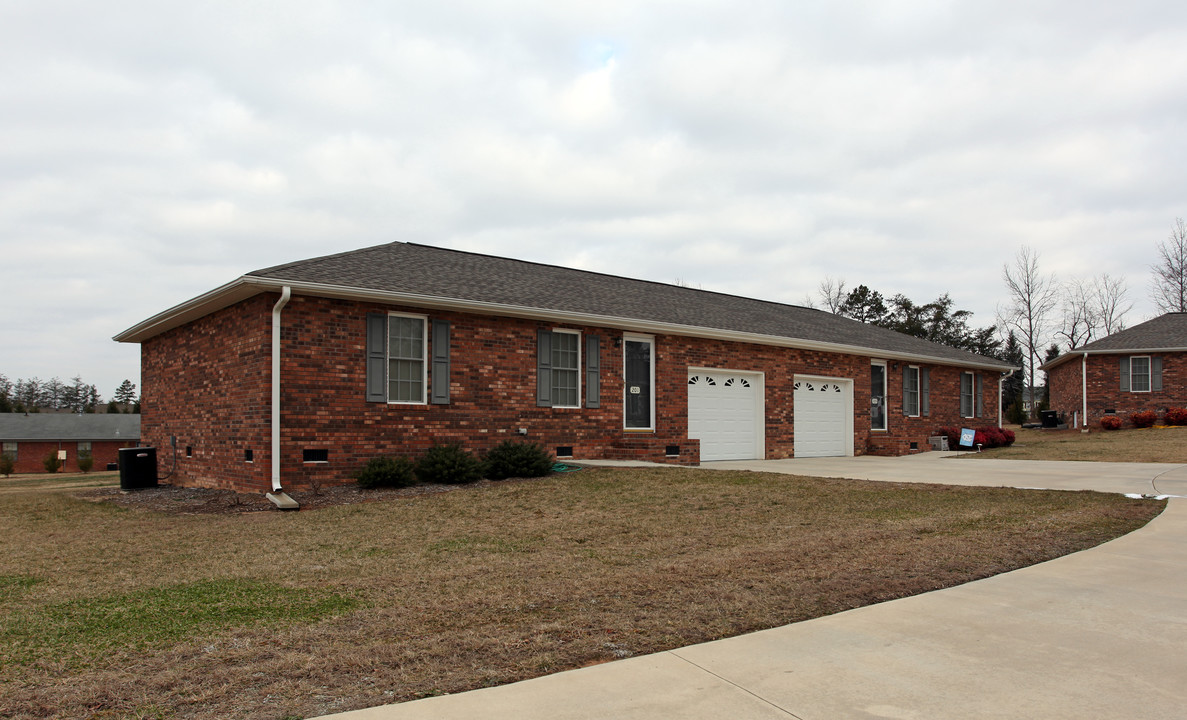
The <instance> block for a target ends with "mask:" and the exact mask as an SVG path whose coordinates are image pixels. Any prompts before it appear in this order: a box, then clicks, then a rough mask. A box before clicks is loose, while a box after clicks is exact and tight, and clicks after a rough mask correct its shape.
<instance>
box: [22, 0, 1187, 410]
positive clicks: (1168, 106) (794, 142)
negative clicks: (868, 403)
mask: <svg viewBox="0 0 1187 720" xmlns="http://www.w3.org/2000/svg"><path fill="white" fill-rule="evenodd" d="M1185 130H1187V3H1183V2H1182V0H1175V1H1171V0H1166V1H1160V0H1131V1H1130V2H1127V3H1120V2H1116V0H1108V1H1102V0H1075V1H1074V2H1073V1H1071V0H1059V1H1050V2H1044V1H1042V0H1027V1H1026V2H1011V1H1009V0H1004V1H1003V0H999V1H997V2H971V1H970V2H942V1H934V2H928V1H925V0H916V1H903V2H896V1H893V0H889V1H888V0H878V1H871V2H844V1H840V2H837V1H830V2H796V3H793V2H787V1H786V0H770V1H761V0H759V1H748V0H729V1H725V0H723V1H721V2H710V1H704V2H698V1H696V0H679V1H673V2H643V1H635V2H617V1H616V0H599V1H598V2H596V3H593V2H589V3H565V2H536V1H534V0H504V1H502V2H490V1H489V0H476V1H474V2H450V1H441V0H438V1H437V2H432V3H401V2H367V3H363V2H346V1H338V0H335V1H333V2H306V1H304V0H284V1H276V2H256V1H252V0H235V2H214V1H207V2H186V3H175V2H164V1H162V0H146V1H143V2H141V1H138V0H120V1H119V2H116V3H94V2H58V1H56V0H0V262H2V263H3V269H4V272H3V280H0V282H2V286H0V287H2V288H3V289H2V290H0V305H2V308H0V309H2V317H3V330H2V332H0V373H4V374H5V375H7V376H8V377H9V378H10V379H14V380H15V379H16V378H18V377H24V378H27V377H30V376H34V375H36V376H39V377H41V378H42V379H48V378H50V377H53V376H55V375H56V376H60V377H61V378H62V379H64V380H67V379H69V378H70V377H72V376H74V375H81V376H82V377H83V379H84V380H86V381H88V382H91V383H93V384H96V385H97V386H98V388H99V391H100V393H101V394H102V395H103V396H104V397H105V398H110V396H111V394H112V393H113V392H114V390H115V387H116V385H117V384H118V383H119V381H120V380H122V379H123V378H131V379H132V380H133V382H136V383H139V346H137V345H124V344H118V343H115V342H113V341H112V340H111V336H112V335H114V334H116V333H118V332H120V331H122V330H124V329H126V328H128V327H130V326H131V325H134V324H135V323H137V322H139V321H141V320H143V319H145V318H147V317H149V316H151V315H154V314H156V313H158V312H160V311H162V310H165V309H167V308H169V307H172V306H173V305H175V304H177V303H179V302H182V301H185V300H187V299H189V298H191V297H193V296H195V295H198V294H200V293H203V292H205V291H207V290H210V289H212V288H214V287H216V286H218V285H221V284H223V283H225V282H228V281H230V280H233V279H234V278H236V277H238V276H240V275H242V274H244V273H245V272H248V271H251V270H254V269H258V268H262V267H267V266H270V265H275V264H279V263H282V262H287V261H291V260H298V259H304V258H309V257H313V256H317V255H323V254H328V253H333V252H341V251H345V250H351V249H356V248H360V247H366V246H369V245H375V244H379V243H384V242H391V241H396V240H399V241H413V242H420V243H427V244H432V245H439V246H443V247H450V248H458V249H464V250H473V251H479V252H484V253H490V254H495V255H504V256H509V257H516V258H521V259H525V260H533V261H539V262H546V263H555V264H560V265H567V266H571V267H580V268H586V269H591V270H597V271H602V272H609V273H614V274H620V275H626V276H630V277H637V278H644V279H649V280H657V281H661V282H673V281H675V280H676V279H677V278H679V279H681V280H683V281H684V282H687V283H691V284H693V285H699V286H701V287H703V288H705V289H710V290H718V291H723V292H730V293H736V294H741V295H747V296H752V297H758V298H763V299H770V300H778V301H784V302H790V303H797V304H801V303H803V301H804V298H805V297H806V296H809V295H812V294H814V293H815V291H816V288H817V286H818V285H819V283H820V281H821V280H823V279H824V278H825V277H826V276H831V277H834V278H843V279H844V280H845V281H847V283H848V284H849V285H850V286H854V285H857V284H866V285H868V286H870V287H871V288H873V289H876V290H879V291H881V292H882V293H883V294H885V295H887V296H890V295H894V294H895V293H903V294H905V295H907V296H908V297H910V298H912V299H914V300H916V301H919V302H925V301H929V300H932V299H934V298H935V297H937V296H939V295H940V294H942V293H950V294H951V296H952V298H953V300H954V302H955V305H956V307H958V308H963V309H967V310H971V311H973V312H974V313H975V314H974V316H973V325H975V326H978V327H979V326H984V325H989V324H992V323H993V322H994V319H995V318H994V313H995V307H996V306H997V305H999V304H1001V303H1003V302H1004V301H1005V299H1006V298H1005V294H1004V289H1003V283H1002V279H1001V268H1002V265H1003V263H1005V262H1008V261H1010V260H1011V259H1012V258H1013V256H1014V255H1015V254H1016V252H1017V251H1018V249H1019V248H1020V247H1021V246H1023V245H1029V246H1031V247H1032V248H1034V249H1035V250H1037V251H1038V252H1039V253H1040V263H1041V265H1042V267H1043V269H1044V270H1046V271H1048V272H1054V273H1057V274H1058V275H1059V276H1060V277H1061V278H1071V277H1076V276H1080V277H1091V276H1092V275H1094V274H1097V273H1100V272H1104V271H1107V272H1109V273H1111V274H1112V275H1114V276H1117V275H1120V276H1124V277H1125V278H1127V280H1128V282H1129V287H1130V296H1131V299H1132V300H1133V301H1134V303H1135V307H1134V310H1133V312H1132V313H1131V314H1130V316H1129V319H1130V324H1134V323H1136V322H1140V321H1141V320H1143V319H1146V318H1148V317H1150V316H1151V315H1152V314H1153V313H1154V308H1153V305H1152V304H1151V303H1150V301H1149V300H1148V294H1149V293H1148V283H1149V275H1150V273H1149V266H1150V265H1151V264H1152V263H1153V262H1154V261H1155V252H1156V250H1155V246H1156V243H1158V242H1159V241H1161V240H1162V239H1164V238H1166V236H1167V235H1168V234H1169V232H1170V230H1171V226H1172V223H1173V222H1174V219H1175V218H1176V217H1178V216H1183V215H1187V196H1185V195H1184V189H1185V188H1187V133H1185V132H1184V131H1185Z"/></svg>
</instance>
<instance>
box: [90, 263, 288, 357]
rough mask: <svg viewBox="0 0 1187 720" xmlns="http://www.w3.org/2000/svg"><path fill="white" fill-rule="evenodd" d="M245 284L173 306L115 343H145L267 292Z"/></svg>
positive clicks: (221, 288)
mask: <svg viewBox="0 0 1187 720" xmlns="http://www.w3.org/2000/svg"><path fill="white" fill-rule="evenodd" d="M246 280H248V278H246V277H241V278H238V279H235V280H232V281H231V282H229V283H227V284H226V285H221V286H219V287H217V288H215V289H213V290H211V291H210V292H206V293H202V294H201V295H199V296H198V297H196V298H193V299H190V300H187V301H185V302H183V303H181V304H180V305H174V306H173V307H171V308H169V309H168V310H165V311H164V312H159V313H157V314H156V315H153V316H152V317H150V318H149V319H147V320H145V321H143V322H140V323H137V324H135V325H133V326H132V327H130V328H128V329H127V330H125V331H123V332H122V333H120V334H118V335H116V336H115V337H113V338H112V339H113V340H115V341H116V342H133V343H134V342H143V341H145V340H147V339H149V338H150V337H153V336H154V335H159V334H161V333H163V332H165V331H166V330H172V329H173V328H175V327H180V326H181V325H185V324H186V323H188V322H192V321H194V320H197V319H198V318H200V317H204V316H206V315H209V314H210V313H212V312H214V311H215V310H221V309H223V308H225V307H230V306H231V305H234V304H235V303H237V302H239V301H240V300H246V299H247V298H249V297H251V296H253V295H258V294H259V293H261V292H264V291H265V290H266V288H260V287H256V286H255V284H254V283H249V282H245V281H246ZM276 289H277V291H279V290H280V286H279V285H277V286H276Z"/></svg>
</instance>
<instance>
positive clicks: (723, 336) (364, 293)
mask: <svg viewBox="0 0 1187 720" xmlns="http://www.w3.org/2000/svg"><path fill="white" fill-rule="evenodd" d="M286 286H287V287H290V288H292V291H293V294H294V295H296V294H304V295H313V296H318V297H330V298H336V299H343V300H370V301H374V302H381V303H387V304H392V303H396V304H406V305H413V306H416V307H422V308H434V309H439V310H454V311H460V312H474V313H480V314H483V315H504V316H509V317H518V318H524V319H542V320H551V321H554V322H567V323H573V324H579V325H597V326H610V327H615V328H621V329H623V330H628V331H631V332H643V333H652V334H657V335H684V336H689V337H702V338H709V339H715V340H729V341H734V342H746V343H753V344H756V345H770V346H775V347H786V348H794V349H797V350H818V351H821V352H833V353H845V354H854V355H864V356H867V357H873V358H879V359H887V360H905V361H908V362H925V363H934V364H942V365H957V366H961V367H970V368H977V369H982V370H993V371H997V372H1008V371H1009V370H1011V369H1012V368H1011V366H1009V365H999V364H994V363H980V362H976V361H962V360H956V359H953V358H944V357H937V356H931V355H921V354H916V353H904V352H896V351H888V350H880V349H877V348H868V347H861V346H858V345H847V344H842V343H829V342H819V341H813V340H803V339H799V338H787V337H781V336H777V335H764V334H761V333H748V332H741V331H737V330H722V329H718V328H709V327H701V326H696V325H681V324H677V323H665V322H657V321H653V320H643V319H638V318H624V317H616V316H611V315H598V314H594V313H581V312H572V311H567V310H554V309H547V308H537V307H530V306H522V305H507V304H503V303H492V302H483V301H479V300H465V299H460V298H448V297H440V296H435V295H421V294H417V293H402V292H396V291H391V290H377V289H371V288H359V287H354V286H349V285H331V284H327V283H316V282H309V281H304V280H284V279H282V278H261V277H255V276H251V275H245V276H243V277H241V278H238V279H237V280H235V281H233V282H230V283H227V284H226V285H223V286H222V287H219V288H216V289H215V290H212V291H210V292H208V293H206V294H204V295H200V296H198V297H196V298H194V299H193V300H190V301H189V302H186V303H182V304H181V305H178V306H176V307H174V308H171V309H169V310H166V311H165V312H162V313H159V314H158V315H155V316H153V317H151V318H149V319H148V320H145V321H144V322H142V323H140V324H138V325H136V326H134V327H131V328H129V329H127V330H125V331H124V332H122V333H120V334H119V335H116V336H115V339H116V340H118V341H120V342H141V341H143V340H145V339H147V338H150V337H152V336H154V335H157V334H159V333H162V332H165V331H166V330H171V329H173V328H175V327H179V326H181V325H184V324H185V323H187V322H191V321H193V320H196V319H198V318H200V317H202V316H203V315H206V314H209V313H211V312H214V311H215V310H220V309H222V308H224V307H228V306H230V305H232V304H234V303H236V302H239V301H240V300H244V299H246V298H248V297H251V296H252V295H256V294H258V293H261V292H268V291H279V290H280V289H281V288H283V287H286Z"/></svg>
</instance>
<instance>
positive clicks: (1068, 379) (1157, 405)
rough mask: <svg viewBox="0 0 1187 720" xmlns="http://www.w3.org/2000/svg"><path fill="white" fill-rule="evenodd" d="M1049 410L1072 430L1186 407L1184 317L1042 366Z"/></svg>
mask: <svg viewBox="0 0 1187 720" xmlns="http://www.w3.org/2000/svg"><path fill="white" fill-rule="evenodd" d="M1041 369H1042V370H1044V371H1045V372H1046V373H1047V385H1048V387H1049V388H1050V391H1049V392H1050V403H1049V405H1050V408H1051V409H1052V410H1055V411H1058V412H1059V413H1061V414H1062V415H1063V416H1065V417H1066V418H1067V422H1068V424H1069V425H1071V426H1074V427H1081V428H1086V427H1092V426H1095V425H1099V423H1100V419H1101V417H1103V416H1104V415H1108V414H1116V415H1120V416H1122V417H1125V416H1128V415H1130V414H1132V413H1135V412H1138V411H1141V410H1154V411H1157V412H1164V411H1165V410H1166V409H1167V408H1174V407H1187V313H1167V314H1165V315H1161V316H1159V317H1156V318H1154V319H1153V320H1149V321H1147V322H1144V323H1142V324H1140V325H1135V326H1133V327H1131V328H1129V329H1128V330H1122V331H1120V332H1117V333H1114V334H1112V335H1109V336H1108V337H1105V338H1101V339H1100V340H1097V341H1096V342H1091V343H1088V344H1087V345H1084V346H1083V347H1078V348H1074V349H1072V350H1069V351H1068V352H1066V353H1064V354H1062V355H1060V356H1059V357H1057V358H1055V359H1054V360H1052V361H1050V362H1048V363H1047V364H1045V365H1043V366H1042V368H1041Z"/></svg>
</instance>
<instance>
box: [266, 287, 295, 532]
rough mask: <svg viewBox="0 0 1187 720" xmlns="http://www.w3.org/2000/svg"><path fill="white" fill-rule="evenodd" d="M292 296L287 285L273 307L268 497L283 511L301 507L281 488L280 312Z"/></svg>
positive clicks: (291, 291)
mask: <svg viewBox="0 0 1187 720" xmlns="http://www.w3.org/2000/svg"><path fill="white" fill-rule="evenodd" d="M292 294H293V290H292V288H290V287H289V286H287V285H285V286H284V288H283V289H281V291H280V300H277V301H276V304H275V305H274V306H272V417H271V423H272V492H270V493H267V495H266V496H267V498H268V499H269V500H271V501H272V502H273V503H275V504H276V506H277V507H278V508H280V509H281V510H296V509H297V508H298V507H299V506H298V505H297V501H296V500H293V499H292V498H291V497H289V496H288V495H287V494H285V492H284V490H283V489H281V486H280V311H281V310H283V309H284V306H285V305H287V304H288V301H289V298H290V297H292Z"/></svg>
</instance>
